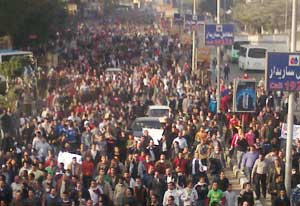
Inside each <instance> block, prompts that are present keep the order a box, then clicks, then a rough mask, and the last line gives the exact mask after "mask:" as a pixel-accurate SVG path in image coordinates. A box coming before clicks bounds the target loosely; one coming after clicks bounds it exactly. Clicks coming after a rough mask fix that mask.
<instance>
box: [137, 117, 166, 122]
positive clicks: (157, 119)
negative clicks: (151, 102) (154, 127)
mask: <svg viewBox="0 0 300 206" xmlns="http://www.w3.org/2000/svg"><path fill="white" fill-rule="evenodd" d="M159 120H160V118H159V117H138V118H136V119H135V120H134V121H139V122H146V121H159Z"/></svg>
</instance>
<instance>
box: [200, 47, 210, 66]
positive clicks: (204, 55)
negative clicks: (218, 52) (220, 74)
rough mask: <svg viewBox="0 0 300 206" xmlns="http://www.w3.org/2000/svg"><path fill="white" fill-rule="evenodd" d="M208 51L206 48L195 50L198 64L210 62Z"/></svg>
mask: <svg viewBox="0 0 300 206" xmlns="http://www.w3.org/2000/svg"><path fill="white" fill-rule="evenodd" d="M210 55H211V52H210V49H209V48H207V47H203V48H198V49H197V61H199V62H208V63H209V62H210Z"/></svg>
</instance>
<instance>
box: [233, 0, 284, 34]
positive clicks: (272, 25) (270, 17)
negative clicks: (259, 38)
mask: <svg viewBox="0 0 300 206" xmlns="http://www.w3.org/2000/svg"><path fill="white" fill-rule="evenodd" d="M284 12H285V1H282V0H263V1H255V2H252V3H245V1H236V2H235V4H234V9H233V18H234V20H236V21H238V22H239V23H241V24H243V25H245V26H246V27H247V28H248V29H250V30H253V31H255V32H257V31H260V29H261V27H263V28H264V30H267V31H269V32H273V31H274V30H275V29H279V30H283V29H284Z"/></svg>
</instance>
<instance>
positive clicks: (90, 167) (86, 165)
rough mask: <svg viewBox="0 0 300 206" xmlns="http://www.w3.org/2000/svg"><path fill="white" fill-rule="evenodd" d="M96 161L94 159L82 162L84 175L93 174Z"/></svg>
mask: <svg viewBox="0 0 300 206" xmlns="http://www.w3.org/2000/svg"><path fill="white" fill-rule="evenodd" d="M94 167H95V166H94V163H93V162H92V161H86V160H85V161H83V162H82V174H83V175H84V176H92V175H93V172H94Z"/></svg>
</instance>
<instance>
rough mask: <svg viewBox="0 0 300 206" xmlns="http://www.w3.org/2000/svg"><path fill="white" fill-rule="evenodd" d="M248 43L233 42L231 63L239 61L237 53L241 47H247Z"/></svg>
mask: <svg viewBox="0 0 300 206" xmlns="http://www.w3.org/2000/svg"><path fill="white" fill-rule="evenodd" d="M248 44H250V41H235V42H234V43H233V45H232V48H231V62H232V63H237V62H238V60H239V51H240V48H241V46H242V45H248Z"/></svg>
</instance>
